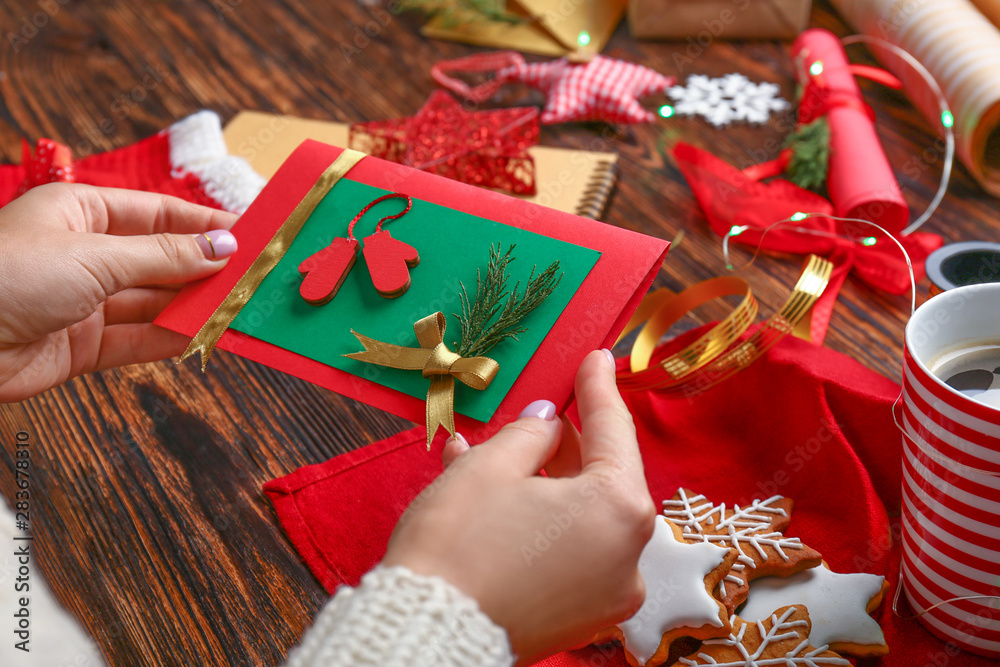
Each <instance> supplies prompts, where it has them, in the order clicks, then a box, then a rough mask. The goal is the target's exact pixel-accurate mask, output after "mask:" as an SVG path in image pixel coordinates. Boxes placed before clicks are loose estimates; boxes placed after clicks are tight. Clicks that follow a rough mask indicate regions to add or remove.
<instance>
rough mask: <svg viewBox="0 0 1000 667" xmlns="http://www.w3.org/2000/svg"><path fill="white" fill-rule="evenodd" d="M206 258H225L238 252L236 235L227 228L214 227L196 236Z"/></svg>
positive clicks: (195, 238)
mask: <svg viewBox="0 0 1000 667" xmlns="http://www.w3.org/2000/svg"><path fill="white" fill-rule="evenodd" d="M194 240H195V241H196V242H197V243H198V247H199V248H201V252H202V254H204V255H205V258H206V259H225V258H226V257H230V256H231V255H232V254H233V253H235V252H236V247H237V243H236V237H235V236H233V235H232V233H230V232H228V231H227V230H225V229H213V230H212V231H210V232H205V233H204V234H198V235H197V236H195V237H194Z"/></svg>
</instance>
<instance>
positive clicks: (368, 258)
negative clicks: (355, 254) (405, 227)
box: [364, 222, 420, 299]
mask: <svg viewBox="0 0 1000 667" xmlns="http://www.w3.org/2000/svg"><path fill="white" fill-rule="evenodd" d="M381 226H382V223H381V222H379V227H381ZM364 253H365V263H366V264H368V272H369V273H370V274H371V276H372V284H373V285H375V290H376V291H377V292H378V293H379V294H381V295H382V296H384V297H385V298H387V299H395V298H396V297H397V296H399V295H401V294H403V293H404V292H405V291H406V290H408V289H409V288H410V268H411V267H414V266H416V265H417V264H419V263H420V255H419V254H418V253H417V249H416V248H414V247H413V246H411V245H410V244H408V243H403V242H402V241H399V240H397V239H394V238H392V235H391V234H390V233H389V230H388V229H386V230H382V229H378V230H376V232H375V233H374V234H372V235H371V236H369V237H368V238H366V239H365V250H364Z"/></svg>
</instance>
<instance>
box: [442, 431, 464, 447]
mask: <svg viewBox="0 0 1000 667" xmlns="http://www.w3.org/2000/svg"><path fill="white" fill-rule="evenodd" d="M453 442H457V443H458V445H459V447H460V448H461V449H463V450H465V449H468V448H469V441H468V440H466V439H465V436H464V435H462V434H461V433H456V434H455V435H453V436H451V437H450V438H448V440H447V441H445V443H444V444H445V445H450V444H451V443H453Z"/></svg>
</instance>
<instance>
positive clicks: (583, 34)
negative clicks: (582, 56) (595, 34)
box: [576, 30, 590, 46]
mask: <svg viewBox="0 0 1000 667" xmlns="http://www.w3.org/2000/svg"><path fill="white" fill-rule="evenodd" d="M576 43H577V44H579V45H580V46H587V45H588V44H590V33H589V32H587V31H586V30H581V31H580V34H579V35H578V36H577V38H576Z"/></svg>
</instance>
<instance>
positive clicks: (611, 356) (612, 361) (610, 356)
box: [601, 347, 616, 368]
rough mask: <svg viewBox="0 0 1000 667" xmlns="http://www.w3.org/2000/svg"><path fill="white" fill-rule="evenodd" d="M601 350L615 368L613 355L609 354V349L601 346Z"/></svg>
mask: <svg viewBox="0 0 1000 667" xmlns="http://www.w3.org/2000/svg"><path fill="white" fill-rule="evenodd" d="M601 352H603V353H604V356H605V357H607V358H608V361H609V362H610V363H611V368H616V366H615V355H613V354H611V350H609V349H608V348H606V347H602V348H601Z"/></svg>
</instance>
